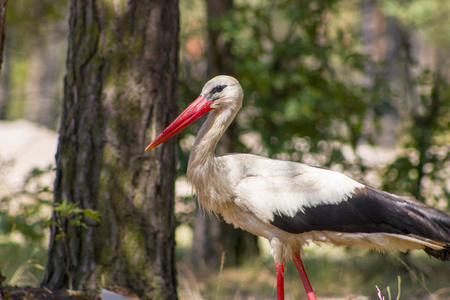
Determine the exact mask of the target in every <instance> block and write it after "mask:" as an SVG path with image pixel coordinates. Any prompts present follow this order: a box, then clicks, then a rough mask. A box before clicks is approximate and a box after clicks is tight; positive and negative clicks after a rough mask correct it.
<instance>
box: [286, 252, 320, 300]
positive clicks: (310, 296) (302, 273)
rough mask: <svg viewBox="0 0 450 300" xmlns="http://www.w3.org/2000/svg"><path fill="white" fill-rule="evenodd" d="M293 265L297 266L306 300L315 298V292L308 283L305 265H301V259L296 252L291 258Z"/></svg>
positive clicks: (314, 299)
mask: <svg viewBox="0 0 450 300" xmlns="http://www.w3.org/2000/svg"><path fill="white" fill-rule="evenodd" d="M292 259H293V260H294V263H295V266H296V267H297V270H298V273H299V274H300V278H301V279H302V282H303V286H304V287H305V291H306V296H308V300H317V299H316V294H314V291H313V289H312V287H311V284H310V283H309V279H308V276H307V275H306V271H305V267H303V262H302V259H301V258H300V255H299V254H296V255H295V256H294V257H293V258H292Z"/></svg>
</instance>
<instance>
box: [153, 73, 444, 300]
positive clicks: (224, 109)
mask: <svg viewBox="0 0 450 300" xmlns="http://www.w3.org/2000/svg"><path fill="white" fill-rule="evenodd" d="M242 99H243V91H242V88H241V85H240V84H239V82H238V81H237V80H236V79H235V78H233V77H230V76H217V77H215V78H213V79H211V80H210V81H208V82H207V83H206V84H205V86H204V87H203V90H202V92H201V94H200V96H199V97H198V98H197V99H196V100H195V101H194V102H193V103H192V104H191V105H189V106H188V107H187V108H186V109H185V110H184V111H183V112H182V113H181V114H180V115H179V116H178V117H177V118H176V119H175V120H174V121H173V122H172V123H171V124H170V125H169V126H168V127H167V128H166V129H165V130H164V131H163V132H162V133H161V134H160V135H159V136H158V137H157V138H156V139H155V140H154V141H153V142H152V143H151V144H150V145H149V146H148V147H147V149H146V150H149V149H152V148H154V147H156V146H158V145H159V144H161V143H163V142H165V141H166V140H168V139H169V138H171V137H173V136H174V135H176V134H177V133H178V132H180V131H181V130H182V129H184V128H185V127H186V126H188V125H189V124H190V123H192V122H194V121H196V120H198V119H199V118H200V117H201V116H202V115H204V114H206V113H208V112H211V113H210V114H209V116H208V118H207V119H206V121H205V123H204V124H203V126H202V127H201V129H200V131H199V133H198V136H197V139H196V141H195V144H194V146H193V148H192V151H191V154H190V156H189V164H188V169H187V178H188V180H189V181H190V183H191V184H192V185H193V186H194V187H195V189H196V192H197V198H198V202H199V204H200V205H201V206H203V207H204V208H205V209H206V210H207V211H213V212H215V213H218V214H221V215H222V216H223V218H224V219H225V221H227V222H229V223H231V224H233V225H234V226H236V227H240V228H242V229H244V230H246V231H248V232H251V233H252V234H255V235H258V236H262V237H264V238H266V239H268V240H269V242H270V246H271V249H272V251H271V252H272V255H273V257H274V260H275V264H276V274H277V298H278V299H284V278H283V272H284V264H285V262H286V260H287V259H289V258H292V259H293V260H294V263H295V265H296V267H297V269H298V272H299V274H300V277H301V279H302V282H303V285H304V287H305V290H306V293H307V296H308V299H310V300H311V299H316V296H315V294H314V291H313V289H312V288H311V285H310V283H309V280H308V278H307V275H306V272H305V269H304V267H303V264H302V260H301V258H300V252H301V250H302V247H303V246H304V245H306V244H308V243H310V242H325V243H331V244H334V245H338V246H358V247H365V248H374V249H377V250H388V249H398V250H400V251H406V250H407V249H423V250H425V251H426V253H428V254H429V255H431V256H434V257H436V258H438V259H440V260H450V215H448V214H446V213H444V212H441V211H438V210H435V209H433V208H431V207H429V206H426V205H424V204H422V203H420V202H417V201H411V200H408V199H404V198H400V197H398V196H396V195H393V194H389V193H386V192H382V191H379V190H376V189H374V188H371V187H369V186H366V185H364V184H362V183H360V182H357V181H355V180H353V179H351V178H349V177H347V176H346V175H344V174H341V173H338V172H334V171H331V170H327V169H324V168H319V167H314V166H309V165H304V164H301V163H296V162H289V161H281V160H275V159H269V158H265V157H260V156H255V155H250V154H235V153H232V154H225V155H215V153H214V150H215V148H216V145H217V143H218V142H219V139H220V137H221V136H222V135H223V133H224V132H225V130H226V129H227V128H228V126H229V125H230V123H231V122H232V121H233V119H234V117H235V116H236V114H237V113H238V111H239V109H240V108H241V105H242Z"/></svg>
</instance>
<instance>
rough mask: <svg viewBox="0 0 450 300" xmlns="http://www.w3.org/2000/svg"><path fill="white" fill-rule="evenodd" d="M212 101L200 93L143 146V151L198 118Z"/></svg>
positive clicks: (208, 109)
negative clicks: (151, 140)
mask: <svg viewBox="0 0 450 300" xmlns="http://www.w3.org/2000/svg"><path fill="white" fill-rule="evenodd" d="M211 103H212V101H209V100H206V99H205V98H203V96H202V95H200V96H198V98H197V99H195V101H194V102H192V103H191V105H189V106H188V107H187V108H186V109H185V110H184V111H183V112H182V113H181V114H180V115H179V116H178V117H177V118H176V119H175V120H174V121H173V122H172V123H171V124H170V125H169V126H167V128H166V129H164V130H163V132H161V134H160V135H158V137H157V138H156V139H154V140H153V142H151V143H150V145H148V146H147V148H145V151H147V150H150V149H152V148H155V147H156V146H158V145H159V144H162V143H164V142H165V141H167V140H168V139H170V138H171V137H173V136H174V135H176V134H177V133H178V132H180V131H181V130H183V129H184V128H186V127H187V126H188V125H189V124H191V123H193V122H195V121H197V120H198V119H200V117H201V116H203V115H204V114H206V113H207V112H209V111H211V110H212V108H211V107H209V105H210V104H211Z"/></svg>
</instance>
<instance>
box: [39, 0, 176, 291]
mask: <svg viewBox="0 0 450 300" xmlns="http://www.w3.org/2000/svg"><path fill="white" fill-rule="evenodd" d="M178 18H179V16H178V2H177V1H176V0H159V1H127V2H124V3H123V4H119V3H115V2H110V1H98V0H72V1H71V16H70V20H69V25H70V32H69V48H68V58H67V75H66V77H65V80H64V102H63V113H62V118H61V125H60V140H59V146H58V153H57V157H56V160H57V166H56V169H57V174H56V181H55V199H54V201H55V204H58V203H63V202H64V201H67V202H69V203H75V204H77V205H78V206H79V207H80V208H89V209H93V210H96V211H99V212H100V213H101V222H95V221H93V220H91V219H89V218H87V217H83V219H82V220H83V222H84V223H86V224H87V225H88V227H87V228H84V227H82V226H76V225H74V224H73V222H70V220H68V219H67V218H61V221H60V224H56V225H54V226H53V227H52V231H51V241H50V246H49V254H48V262H47V267H46V273H45V278H44V281H43V284H44V285H45V286H47V287H49V288H51V289H59V288H74V289H98V288H100V287H109V288H111V289H114V288H118V289H120V290H121V292H122V293H124V291H128V292H129V293H130V294H135V295H137V296H138V297H140V298H141V299H174V298H176V280H175V266H174V229H175V216H174V212H173V206H174V188H173V186H174V180H175V171H176V147H175V143H176V139H172V140H171V141H168V142H167V143H165V144H164V145H162V146H161V147H158V148H157V149H154V150H152V151H151V152H149V153H144V149H145V147H146V145H147V143H148V142H149V141H150V139H151V137H154V134H155V133H156V132H159V131H161V130H162V129H163V127H165V126H167V125H168V123H169V122H170V120H172V119H174V118H175V116H176V111H177V110H176V99H177V85H178V78H177V68H178V64H177V59H178V56H177V54H178ZM54 221H56V223H58V218H57V215H56V214H54ZM61 230H62V231H63V233H65V236H63V237H62V238H61V233H62V232H61ZM58 237H60V238H58Z"/></svg>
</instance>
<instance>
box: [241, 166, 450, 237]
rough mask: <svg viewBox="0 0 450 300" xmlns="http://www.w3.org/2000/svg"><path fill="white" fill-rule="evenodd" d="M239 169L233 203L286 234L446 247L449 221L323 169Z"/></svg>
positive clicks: (262, 167) (294, 167)
mask: <svg viewBox="0 0 450 300" xmlns="http://www.w3.org/2000/svg"><path fill="white" fill-rule="evenodd" d="M252 159H253V158H252ZM243 164H245V165H246V167H245V170H244V172H245V173H244V174H242V179H241V180H240V181H239V182H238V184H237V187H236V191H237V193H238V197H237V199H238V200H239V201H240V202H241V203H242V204H244V205H245V206H246V208H247V209H248V210H250V211H252V212H253V213H254V214H255V215H256V216H258V217H259V218H260V219H263V220H266V221H267V222H269V223H270V224H272V225H274V226H276V227H278V228H280V229H282V230H284V231H287V232H289V233H294V234H298V233H303V232H309V231H324V230H326V231H337V232H351V233H356V232H358V233H359V232H360V233H377V232H382V233H393V234H403V235H409V234H413V235H417V236H420V237H424V238H428V239H433V240H437V241H441V242H445V243H450V217H449V216H448V215H447V214H445V213H443V212H440V211H438V210H435V209H433V208H431V207H428V206H426V205H424V204H422V203H420V202H417V201H411V200H406V199H403V198H400V197H397V196H395V195H393V194H389V193H386V192H382V191H379V190H376V189H373V188H370V187H367V186H365V185H363V184H361V183H359V182H356V181H354V180H352V179H351V178H349V177H348V176H346V175H344V174H341V173H338V172H334V171H330V170H327V169H323V168H317V167H311V166H307V165H303V164H298V163H293V162H286V161H277V160H269V159H259V158H255V159H254V160H253V161H251V165H249V164H248V163H245V162H243Z"/></svg>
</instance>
